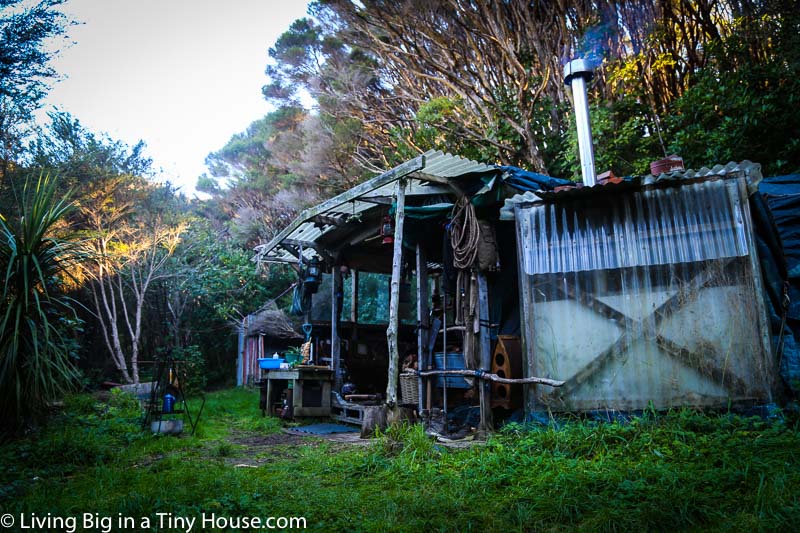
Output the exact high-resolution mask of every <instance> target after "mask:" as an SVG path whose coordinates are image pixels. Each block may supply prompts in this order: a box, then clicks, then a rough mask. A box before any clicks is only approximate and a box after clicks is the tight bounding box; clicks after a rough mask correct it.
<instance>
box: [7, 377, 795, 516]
mask: <svg viewBox="0 0 800 533" xmlns="http://www.w3.org/2000/svg"><path fill="white" fill-rule="evenodd" d="M257 406H258V397H257V393H255V392H252V391H247V390H226V391H220V392H216V393H213V394H211V395H209V399H208V403H207V405H206V410H205V412H204V414H203V418H202V420H201V421H200V427H199V429H198V432H197V434H196V435H195V436H193V437H190V436H186V435H184V436H180V437H163V436H162V437H157V436H152V435H150V434H149V433H145V432H142V431H140V429H139V425H138V416H139V413H138V410H137V408H136V404H135V401H131V400H130V399H129V398H126V397H125V396H123V395H115V396H112V398H111V400H110V401H109V402H108V403H98V402H96V401H95V400H93V399H92V398H91V397H89V396H86V395H79V396H74V397H72V398H70V399H68V401H67V402H66V405H65V409H64V411H63V413H61V414H60V415H58V416H56V417H54V419H53V420H52V421H51V422H50V423H49V424H48V426H47V427H45V428H44V429H42V430H41V431H40V432H38V433H37V434H35V435H31V436H30V437H28V438H25V439H22V440H16V441H12V442H7V443H5V444H3V445H2V446H0V514H4V513H10V514H11V515H12V517H14V518H15V520H16V526H15V527H16V528H17V529H18V530H19V527H20V520H21V519H25V520H27V522H28V523H30V522H31V521H32V520H34V519H35V518H36V517H38V518H40V519H42V520H44V519H45V518H46V519H48V520H51V521H50V522H49V523H48V524H49V527H40V528H36V529H38V530H47V529H48V528H49V529H51V530H55V531H68V526H69V524H64V526H65V527H63V528H62V527H61V524H60V523H55V522H53V521H54V520H56V517H61V518H64V517H76V520H77V530H81V525H82V524H83V522H82V520H83V519H84V516H83V515H84V513H90V515H91V516H92V518H91V520H94V522H91V521H90V522H87V523H89V524H92V525H93V527H94V528H95V529H96V530H100V531H102V530H106V531H117V530H120V527H119V524H120V523H119V520H121V519H123V518H124V517H132V519H133V520H135V523H136V526H137V527H136V529H132V528H131V529H129V530H137V531H141V530H142V528H141V527H140V526H141V525H142V524H144V525H145V526H147V525H148V524H147V522H144V521H143V519H144V518H147V519H149V526H150V527H149V528H147V527H145V528H144V529H145V530H148V529H152V530H154V531H155V530H160V531H185V530H186V529H187V527H186V526H187V524H185V523H180V522H178V519H179V518H192V517H194V518H195V520H196V521H195V523H194V524H193V527H192V529H191V531H201V530H204V529H203V528H201V522H200V521H201V520H202V518H203V517H206V518H210V517H211V515H212V514H213V515H214V516H215V517H216V518H218V519H219V518H220V517H222V518H225V519H231V520H232V521H231V522H227V523H226V522H222V521H219V522H215V524H216V525H218V526H221V525H226V524H227V525H228V526H229V528H230V529H231V530H242V529H245V528H244V527H242V526H244V525H251V524H244V523H243V522H239V524H238V526H239V527H238V528H237V524H236V522H235V520H236V519H239V520H242V519H243V518H250V517H260V518H261V519H265V518H266V517H270V516H274V517H278V516H285V517H301V516H302V517H305V519H306V525H307V528H308V529H319V530H324V531H399V530H408V531H412V530H416V531H431V530H441V531H501V530H502V531H506V530H512V531H529V530H543V529H545V530H548V529H549V530H569V529H580V530H637V531H642V530H675V529H680V530H684V529H698V530H746V531H751V530H776V529H777V530H793V529H795V528H796V527H797V525H798V524H800V424H798V421H797V419H796V418H794V417H788V416H787V417H786V418H784V419H778V420H775V421H763V420H761V419H756V418H749V419H745V418H740V417H735V416H706V415H703V414H698V413H695V412H692V411H678V412H674V413H669V414H666V415H658V416H655V415H654V416H647V417H643V418H640V419H635V420H633V421H632V422H630V423H628V424H624V425H623V424H618V423H613V424H612V423H593V422H574V423H567V424H563V425H562V427H561V428H559V429H553V428H539V429H531V430H523V428H521V427H519V426H515V427H512V428H510V429H506V430H504V431H503V432H501V433H498V434H497V435H495V436H494V437H492V438H491V439H490V440H489V441H488V442H487V443H486V444H484V445H476V446H473V447H471V448H469V449H464V450H451V449H447V448H444V447H441V446H439V445H436V444H435V443H433V442H432V441H430V440H429V439H428V438H427V437H426V436H425V435H424V434H423V433H422V431H421V430H420V428H419V427H418V426H417V427H405V428H399V429H395V430H391V431H390V432H389V433H388V434H387V435H385V436H383V437H382V438H379V439H375V440H374V442H373V443H372V444H370V445H369V446H354V445H351V444H343V443H335V442H329V441H324V440H321V439H314V438H300V437H294V438H284V437H288V436H285V435H280V434H279V431H280V429H281V423H280V422H279V421H278V420H276V419H271V418H266V419H265V418H261V416H260V412H259V411H258V409H257ZM48 513H50V516H49V517H48ZM157 513H162V514H161V515H158V514H157ZM105 517H108V520H109V521H110V522H105V523H103V522H101V520H102V519H103V518H105ZM159 520H161V521H162V522H161V524H162V525H166V526H173V527H162V528H158V527H157V526H158V525H159ZM170 520H172V522H170ZM54 523H55V525H53V524H54ZM211 524H212V523H211V522H206V528H205V530H209V529H212V528H210V527H208V526H209V525H211ZM46 525H47V524H46ZM107 525H110V528H106V526H107ZM11 530H14V527H12V528H11Z"/></svg>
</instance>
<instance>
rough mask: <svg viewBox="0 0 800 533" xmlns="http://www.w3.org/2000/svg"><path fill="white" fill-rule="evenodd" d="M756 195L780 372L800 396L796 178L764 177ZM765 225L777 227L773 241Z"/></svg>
mask: <svg viewBox="0 0 800 533" xmlns="http://www.w3.org/2000/svg"><path fill="white" fill-rule="evenodd" d="M758 191H759V193H761V194H760V197H755V198H754V200H753V202H752V204H751V207H752V208H753V209H752V212H753V219H754V222H755V226H756V231H757V236H758V248H759V257H760V258H761V266H762V274H763V275H764V282H765V289H766V291H767V293H768V298H767V302H768V304H769V305H768V307H769V312H770V315H771V316H770V319H771V322H772V332H773V337H774V341H775V345H776V348H777V349H778V356H779V357H780V373H781V377H782V378H783V380H784V382H785V383H786V384H787V385H788V386H789V388H790V389H791V390H792V391H793V392H794V393H795V394H800V346H798V344H797V342H796V338H797V335H798V334H800V174H790V175H787V176H775V177H771V178H765V179H764V180H762V181H761V183H760V184H759V186H758ZM764 203H766V206H768V209H764V208H763V205H764ZM765 219H766V220H765ZM770 219H771V220H770ZM769 226H772V227H774V228H776V229H777V234H778V236H777V238H776V236H774V235H771V234H770V232H769V231H767V230H766V229H765V228H767V227H769ZM770 258H771V259H772V260H770Z"/></svg>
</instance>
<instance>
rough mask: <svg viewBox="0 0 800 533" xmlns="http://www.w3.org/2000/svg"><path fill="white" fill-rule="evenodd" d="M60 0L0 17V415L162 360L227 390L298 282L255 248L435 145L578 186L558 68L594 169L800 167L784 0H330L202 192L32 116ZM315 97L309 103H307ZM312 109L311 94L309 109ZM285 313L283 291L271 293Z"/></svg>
mask: <svg viewBox="0 0 800 533" xmlns="http://www.w3.org/2000/svg"><path fill="white" fill-rule="evenodd" d="M61 3H63V2H62V1H61V0H40V1H36V2H30V1H26V0H3V1H2V2H0V9H2V17H1V18H0V44H2V46H0V234H2V239H0V276H3V282H4V283H3V288H2V297H1V298H0V305H2V307H0V411H1V412H0V419H2V420H7V421H11V422H12V423H19V422H21V421H25V420H29V419H30V418H31V417H35V416H37V415H38V414H39V413H41V412H42V409H43V407H44V406H45V405H46V403H47V402H48V401H50V400H52V399H54V398H56V397H58V396H59V395H60V394H61V393H63V392H64V391H65V390H67V389H69V388H74V387H76V386H80V385H84V386H90V385H92V384H96V383H97V382H99V381H101V380H104V379H111V380H114V381H123V382H135V381H138V380H139V379H140V378H143V377H142V371H141V369H140V361H142V360H154V359H156V358H158V357H162V356H163V354H165V353H168V352H172V353H175V354H178V355H179V356H180V357H182V358H185V359H190V360H192V361H194V363H195V364H196V365H197V367H198V368H204V369H205V371H204V372H203V373H202V374H203V375H204V376H206V378H207V384H208V385H217V386H219V385H224V384H229V383H231V382H232V381H233V379H234V370H235V365H236V363H235V361H236V327H235V326H236V324H237V323H238V322H239V321H240V320H241V318H242V317H243V316H245V315H247V314H249V313H252V312H254V311H256V310H257V309H259V308H260V307H262V306H263V305H265V304H267V303H268V302H270V301H271V300H272V299H274V298H276V297H277V296H279V295H281V294H282V293H283V292H284V291H285V290H286V289H287V288H288V287H290V286H291V284H292V282H293V281H294V273H293V272H292V271H291V270H288V269H285V268H282V267H277V266H269V267H267V268H263V269H256V265H255V264H254V263H253V262H252V260H251V259H252V256H253V252H252V250H253V247H254V246H256V245H258V244H260V243H263V242H266V241H267V240H268V239H269V238H270V237H271V236H273V235H274V234H275V233H276V232H277V231H279V230H280V229H281V228H282V227H283V226H285V225H286V224H288V223H289V222H290V221H291V220H292V219H293V218H294V217H295V216H296V215H297V214H298V213H299V211H300V210H302V209H303V208H305V207H308V206H310V205H313V204H315V203H317V202H318V201H320V200H322V199H324V198H325V197H328V196H330V195H333V194H336V193H339V192H341V191H343V190H345V189H347V188H349V187H352V186H353V185H355V184H357V183H359V182H361V181H363V180H365V179H368V178H369V177H371V176H373V175H374V174H375V173H376V172H380V171H382V170H385V169H387V168H389V167H392V166H394V165H396V164H398V163H400V162H402V161H404V160H406V159H408V158H411V157H414V156H416V155H417V154H419V153H422V152H424V151H426V150H429V149H439V150H444V151H447V152H451V153H455V154H458V155H462V156H465V157H469V158H472V159H476V160H479V161H483V162H487V163H499V164H511V165H516V166H520V167H522V168H525V169H528V170H532V171H535V172H539V173H544V174H548V175H552V176H558V177H563V178H572V179H575V178H577V172H578V169H579V165H578V164H577V139H576V137H575V133H574V124H573V123H572V121H573V120H574V119H573V116H572V113H571V111H570V104H569V96H568V93H567V91H566V90H565V87H564V85H563V75H562V70H563V64H564V63H566V62H567V61H568V60H569V59H571V58H573V57H576V56H582V57H585V58H588V59H590V60H591V61H593V62H594V63H595V64H596V65H597V71H596V74H595V77H594V80H593V81H592V83H591V85H590V91H591V95H590V101H591V116H592V128H593V132H594V135H595V153H596V158H597V168H598V169H599V170H601V171H602V170H609V169H610V170H613V171H614V173H615V174H617V175H632V174H646V173H648V171H649V167H648V165H649V163H650V162H651V161H653V160H656V159H660V158H662V157H664V156H665V155H667V154H672V153H676V154H679V155H681V156H682V157H683V158H684V160H685V162H686V164H687V166H688V167H692V168H699V167H701V166H711V165H714V164H717V163H726V162H728V161H731V160H734V161H741V160H744V159H749V160H752V161H756V162H758V163H761V165H762V169H763V172H764V174H765V175H780V174H789V173H793V172H798V171H800V115H798V113H796V109H797V107H798V104H800V81H798V80H800V9H798V6H797V3H796V2H794V1H791V0H765V1H750V0H657V1H656V0H653V1H624V0H621V1H614V0H606V1H603V0H600V1H581V0H577V1H575V0H573V1H568V2H523V1H510V2H493V1H489V0H486V1H480V2H471V1H462V0H433V1H431V0H424V1H423V0H409V1H404V2H385V1H360V2H354V1H347V0H320V1H318V2H314V3H312V4H311V5H310V7H309V16H308V17H307V18H304V19H300V20H297V21H295V22H294V23H293V24H292V25H291V27H290V28H288V29H287V30H286V32H285V33H284V34H283V35H282V36H281V37H280V38H279V39H278V41H277V42H276V43H275V44H274V46H273V47H272V48H271V49H270V51H269V56H270V57H269V59H268V60H267V58H265V64H266V71H265V74H266V77H265V86H264V88H263V95H264V97H265V98H266V99H267V100H268V101H269V102H271V103H272V104H273V105H274V109H275V111H273V112H271V113H269V114H268V115H266V116H264V117H261V118H257V117H254V118H256V120H255V121H254V122H253V123H252V124H251V125H250V127H249V128H247V130H246V131H244V132H241V133H238V134H236V135H234V136H233V137H232V138H231V139H230V141H229V142H228V143H227V144H226V145H225V146H223V147H221V148H220V149H219V150H218V151H216V152H213V153H211V154H209V155H208V157H207V159H206V163H207V166H208V169H209V170H208V173H206V174H204V175H202V176H199V177H198V181H197V189H198V190H199V191H202V192H204V193H206V195H207V199H204V200H199V199H197V198H194V199H188V198H186V197H185V196H184V195H183V194H181V193H180V191H177V190H176V189H175V188H174V187H173V186H172V185H170V184H169V183H166V184H165V183H156V182H155V181H153V179H152V177H153V175H154V173H153V171H152V161H150V160H149V159H148V157H147V155H146V154H147V152H146V147H145V146H144V144H143V143H139V144H137V145H135V146H128V145H125V144H124V143H122V142H120V141H117V140H114V139H112V138H110V137H109V136H108V135H106V134H104V133H102V132H93V131H89V130H88V129H87V128H85V127H84V126H83V125H82V124H81V122H80V120H79V119H80V117H73V116H71V115H68V114H65V113H59V112H53V113H50V114H49V115H48V117H49V118H48V121H47V122H46V123H40V122H37V120H36V119H35V113H34V112H35V111H36V110H37V109H39V108H40V107H41V105H42V100H43V98H44V96H45V95H46V94H47V91H48V88H49V87H50V86H51V83H52V82H53V81H54V80H55V79H57V78H58V76H59V73H58V72H56V71H54V69H53V68H52V67H51V60H52V57H53V52H50V51H48V49H47V48H46V47H45V43H46V42H48V40H49V39H53V38H54V37H59V36H64V35H67V34H68V32H69V28H70V24H71V22H73V21H70V20H68V19H67V18H66V17H65V16H64V15H62V14H61V12H60V11H59V9H58V7H59V4H61ZM309 97H310V98H309ZM303 102H312V105H310V106H304V105H303ZM278 303H279V305H281V306H286V305H287V304H288V298H287V297H283V299H280V300H278Z"/></svg>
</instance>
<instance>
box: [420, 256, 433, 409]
mask: <svg viewBox="0 0 800 533" xmlns="http://www.w3.org/2000/svg"><path fill="white" fill-rule="evenodd" d="M428 314H429V313H428V263H427V261H426V258H425V250H423V249H422V247H421V246H420V245H419V244H417V369H418V370H428V368H427V366H425V365H426V364H427V361H428V338H429V334H428V332H429V331H430V325H429V324H428ZM423 396H424V395H423V391H422V377H421V376H420V378H419V405H418V409H419V410H418V412H419V413H421V412H422V406H423V405H424V403H423V402H424V397H423Z"/></svg>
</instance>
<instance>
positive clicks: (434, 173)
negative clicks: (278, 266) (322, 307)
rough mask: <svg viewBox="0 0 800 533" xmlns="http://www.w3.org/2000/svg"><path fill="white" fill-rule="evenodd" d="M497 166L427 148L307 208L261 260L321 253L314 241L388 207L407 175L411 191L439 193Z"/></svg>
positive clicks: (264, 249)
mask: <svg viewBox="0 0 800 533" xmlns="http://www.w3.org/2000/svg"><path fill="white" fill-rule="evenodd" d="M497 169H498V167H497V166H495V165H487V164H485V163H479V162H477V161H472V160H470V159H465V158H463V157H460V156H457V155H452V154H448V153H445V152H442V151H439V150H431V151H428V152H425V153H424V154H422V155H421V156H419V157H417V158H415V159H412V160H410V161H407V162H405V163H403V164H402V165H399V166H397V167H395V168H393V169H391V170H388V171H386V172H384V173H383V174H381V175H379V176H376V177H374V178H372V179H370V180H369V181H367V182H365V183H362V184H360V185H357V186H356V187H353V188H352V189H350V190H348V191H345V192H344V193H342V194H340V195H338V196H336V197H334V198H331V199H329V200H326V201H325V202H323V203H321V204H319V205H317V206H315V207H312V208H309V209H306V210H305V211H303V213H301V214H300V216H299V217H297V219H295V220H294V221H293V222H292V223H291V224H290V225H289V226H288V227H286V228H285V229H284V230H283V231H281V232H280V233H279V234H278V235H277V236H276V237H275V238H273V239H272V240H271V241H270V242H269V243H267V244H263V245H260V246H257V247H256V257H255V260H256V261H266V262H286V263H297V262H298V256H299V255H300V253H301V248H302V256H303V257H304V258H305V259H311V258H312V257H313V256H314V255H321V253H322V252H321V251H319V250H316V251H315V250H314V245H315V244H316V243H317V242H318V241H319V239H320V238H321V237H323V236H325V235H326V234H327V233H329V232H331V231H334V230H335V229H336V228H337V227H338V226H337V223H339V224H341V223H346V222H347V221H348V220H349V219H351V218H352V217H359V216H360V215H362V214H364V213H367V212H369V211H373V210H380V209H385V205H384V204H385V203H387V202H388V201H389V200H390V199H391V198H392V197H393V196H394V194H395V192H396V190H397V184H396V182H397V181H398V180H399V179H401V178H406V179H407V180H408V182H407V185H406V196H409V197H410V196H415V195H431V194H434V195H436V194H442V193H444V192H451V189H450V187H449V186H448V182H450V181H452V182H453V183H452V185H453V186H456V185H457V182H458V178H459V177H462V176H463V177H466V176H475V175H476V174H485V173H490V172H496V171H497ZM432 178H434V179H432ZM438 180H441V181H438ZM326 222H333V223H326Z"/></svg>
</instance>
